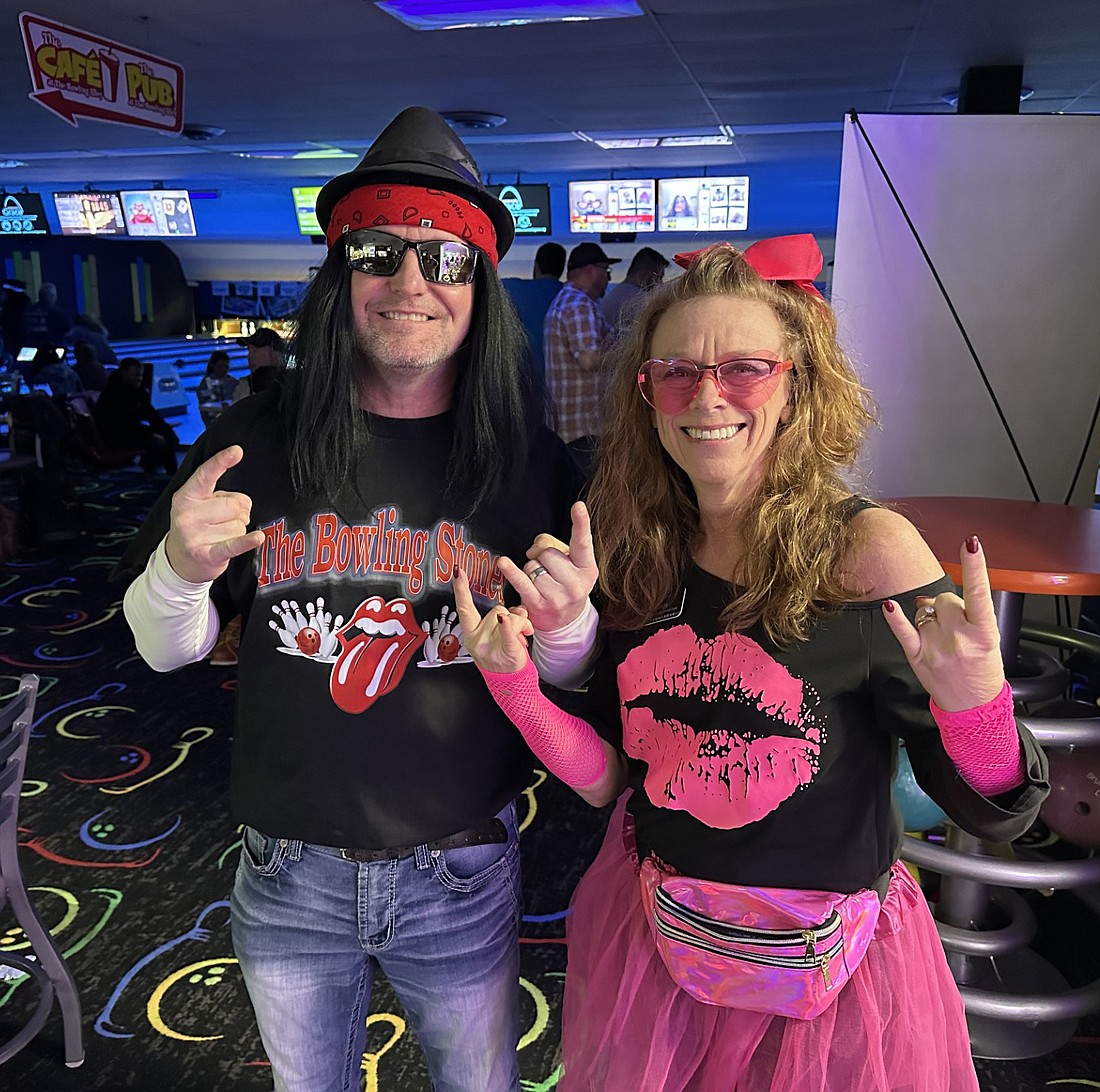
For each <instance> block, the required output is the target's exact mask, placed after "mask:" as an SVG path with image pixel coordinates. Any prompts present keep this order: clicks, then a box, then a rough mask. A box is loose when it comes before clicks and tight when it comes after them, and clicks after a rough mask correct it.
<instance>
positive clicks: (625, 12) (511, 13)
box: [374, 0, 645, 30]
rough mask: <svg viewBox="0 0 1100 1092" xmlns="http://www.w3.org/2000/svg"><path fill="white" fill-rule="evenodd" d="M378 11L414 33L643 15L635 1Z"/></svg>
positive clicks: (423, 1) (412, 0) (392, 2)
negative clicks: (399, 22) (396, 20)
mask: <svg viewBox="0 0 1100 1092" xmlns="http://www.w3.org/2000/svg"><path fill="white" fill-rule="evenodd" d="M374 6H375V7H377V8H381V9H382V11H384V12H386V14H387V15H392V16H393V17H394V18H395V19H398V20H400V21H401V22H402V23H404V24H405V26H407V27H412V29H413V30H464V29H469V28H470V27H515V26H524V25H525V24H527V23H575V22H586V21H587V20H590V19H623V18H630V17H631V16H635V15H644V14H645V13H644V12H643V11H642V9H641V7H640V6H639V5H638V4H637V3H636V2H635V0H526V2H522V0H521V2H520V3H516V2H515V0H469V2H467V3H461V4H456V3H454V0H376V2H375V5H374Z"/></svg>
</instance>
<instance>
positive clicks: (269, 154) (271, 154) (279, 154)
mask: <svg viewBox="0 0 1100 1092" xmlns="http://www.w3.org/2000/svg"><path fill="white" fill-rule="evenodd" d="M229 154H230V155H235V156H236V157H237V158H238V159H293V158H294V157H295V156H296V155H297V154H298V153H297V152H292V151H290V149H286V150H279V149H277V148H272V149H270V150H265V149H263V148H260V149H257V150H256V151H253V152H230V153H229Z"/></svg>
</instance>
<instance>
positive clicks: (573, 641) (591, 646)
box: [531, 599, 602, 690]
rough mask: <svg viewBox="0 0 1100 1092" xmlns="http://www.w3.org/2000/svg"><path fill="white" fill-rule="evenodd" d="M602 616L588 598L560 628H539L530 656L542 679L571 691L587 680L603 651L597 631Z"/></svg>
mask: <svg viewBox="0 0 1100 1092" xmlns="http://www.w3.org/2000/svg"><path fill="white" fill-rule="evenodd" d="M599 622H600V616H599V614H598V613H597V611H596V608H595V607H594V606H593V605H592V600H591V599H589V600H588V603H587V605H586V606H585V608H584V610H583V611H581V613H580V614H579V615H578V616H577V617H576V618H574V619H573V621H572V622H570V623H569V624H568V625H567V626H562V627H561V629H555V630H549V631H539V630H537V629H536V630H535V637H534V640H533V641H532V643H531V659H532V660H534V661H535V667H537V668H538V671H539V678H540V679H545V680H546V681H547V682H548V683H550V684H551V685H552V686H557V687H559V688H560V689H562V690H572V689H574V688H576V687H578V686H580V685H581V684H582V683H584V682H585V681H587V679H588V676H589V675H590V674H591V673H592V665H593V664H594V663H595V662H596V657H597V656H598V655H599V652H600V645H601V643H602V642H601V640H600V637H599V634H598V632H597V627H598V626H599Z"/></svg>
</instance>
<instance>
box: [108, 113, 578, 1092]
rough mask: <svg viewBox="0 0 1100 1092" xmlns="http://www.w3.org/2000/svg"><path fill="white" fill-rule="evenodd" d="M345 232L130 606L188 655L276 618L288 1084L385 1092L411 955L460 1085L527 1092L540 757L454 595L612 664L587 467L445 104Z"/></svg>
mask: <svg viewBox="0 0 1100 1092" xmlns="http://www.w3.org/2000/svg"><path fill="white" fill-rule="evenodd" d="M317 215H318V219H319V222H320V224H321V225H322V228H323V229H324V231H325V234H326V239H327V243H328V253H327V256H326V258H325V260H324V261H323V262H322V264H321V267H320V269H319V270H318V272H317V273H316V275H315V276H314V278H313V280H312V282H311V284H310V286H309V288H308V290H307V292H306V295H305V297H304V299H303V302H302V307H301V310H300V312H299V314H298V316H297V323H296V328H295V338H294V342H293V354H294V359H295V365H294V367H293V368H289V369H288V370H287V372H286V374H285V377H284V381H283V383H282V384H279V385H277V386H276V387H274V388H273V389H271V390H268V391H265V392H263V393H261V394H257V395H254V396H252V397H250V398H246V399H244V400H243V401H241V402H239V403H237V404H236V405H233V406H230V407H229V409H227V410H226V411H225V413H224V414H222V415H221V416H220V417H219V418H218V419H217V420H216V421H214V422H213V423H212V424H211V425H210V426H209V428H208V429H207V431H206V432H205V433H204V434H203V435H202V436H200V437H199V439H198V440H197V441H196V443H195V445H194V446H193V447H192V448H191V451H190V452H189V454H188V456H187V459H186V461H185V464H184V465H183V466H182V467H181V468H180V472H179V474H178V475H177V476H176V478H175V479H174V481H173V482H172V483H171V485H170V487H169V489H168V490H167V491H166V493H165V495H164V496H162V497H161V498H160V500H159V501H158V502H157V504H156V505H155V506H154V508H153V510H152V512H151V513H150V514H149V516H148V518H147V519H146V521H145V522H144V523H143V525H142V528H141V531H140V532H139V535H138V536H137V537H136V539H135V541H134V543H133V544H132V545H131V546H130V547H129V548H128V550H127V552H126V554H125V556H124V557H123V559H122V562H121V563H120V567H119V570H118V575H119V576H120V577H125V576H132V575H135V574H138V575H137V578H136V579H135V580H134V582H133V583H132V584H131V586H130V587H129V588H128V589H127V591H126V594H125V601H124V603H125V613H126V617H127V619H128V621H129V622H130V625H131V627H132V629H133V631H134V635H135V639H136V642H137V647H138V649H139V651H140V652H141V654H142V656H143V657H144V658H145V659H146V660H147V662H148V663H149V664H150V665H151V666H153V667H154V668H156V669H158V670H170V669H172V668H175V667H177V666H180V665H181V664H183V663H186V662H191V661H194V660H198V659H200V658H201V657H202V656H203V655H204V654H205V653H206V652H207V651H209V649H210V648H211V647H212V645H213V643H214V641H215V639H216V636H217V632H218V629H219V625H220V622H221V621H223V620H226V619H228V618H230V617H232V615H233V614H234V613H237V612H239V613H240V614H241V615H242V616H243V618H244V623H243V635H242V639H241V645H240V653H239V657H240V663H239V674H238V684H237V696H238V702H237V720H236V726H235V728H234V732H233V752H232V804H233V812H234V817H235V820H236V821H237V822H239V823H241V824H242V825H243V829H244V833H243V846H242V853H241V859H240V864H239V867H238V870H237V873H236V880H235V885H234V891H233V897H232V934H233V943H234V948H235V951H236V956H237V959H238V960H239V963H240V967H241V971H242V974H243V976H244V981H245V984H246V986H247V988H248V992H249V995H250V998H251V1000H252V1003H253V1007H254V1008H255V1011H256V1016H257V1021H258V1024H259V1029H260V1034H261V1037H262V1039H263V1042H264V1045H265V1047H266V1049H267V1052H268V1056H269V1058H270V1060H271V1063H272V1070H273V1077H274V1085H275V1088H276V1089H278V1090H280V1092H330V1090H331V1092H336V1090H353V1089H358V1088H359V1082H360V1079H361V1063H362V1059H363V1053H364V1046H365V1038H366V1027H365V1019H364V1016H365V1013H366V1011H367V1005H368V1004H369V995H370V991H371V985H372V982H373V979H374V975H375V973H376V971H377V970H379V969H381V970H382V971H383V972H384V973H385V975H386V977H387V979H388V981H389V982H390V984H391V985H392V986H393V988H394V990H395V992H396V993H397V995H398V997H399V998H400V1001H401V1003H402V1005H403V1006H404V1009H405V1011H406V1013H407V1015H408V1018H409V1022H410V1026H411V1027H412V1028H413V1029H414V1030H415V1033H416V1035H417V1038H418V1040H419V1042H420V1045H421V1047H422V1048H423V1050H424V1054H425V1057H426V1060H427V1066H428V1070H429V1073H430V1075H431V1080H432V1086H433V1088H435V1089H437V1090H438V1092H517V1090H518V1088H519V1076H518V1066H517V1055H516V1049H517V1041H518V1038H519V1030H520V1029H519V949H518V920H519V913H520V910H519V905H520V878H519V852H518V841H517V822H516V807H515V800H516V798H517V797H518V796H519V795H520V794H521V793H522V792H523V791H524V790H525V789H526V787H527V786H528V785H529V784H530V780H529V779H530V777H531V775H532V768H533V767H532V763H533V759H532V755H531V753H530V751H529V750H528V748H527V745H526V744H525V743H524V741H523V740H522V738H521V737H520V736H519V734H518V733H516V732H515V730H514V729H513V727H512V726H511V724H510V722H509V721H508V720H507V718H506V717H505V716H504V715H503V714H502V713H501V711H500V709H499V707H498V706H497V705H496V704H495V702H494V701H493V699H492V697H491V695H490V694H489V692H488V689H487V688H486V687H485V684H484V682H483V681H482V679H481V677H480V675H479V673H478V671H477V669H476V667H475V666H474V665H473V663H472V662H471V660H470V657H469V656H468V655H467V654H466V652H465V649H464V647H463V643H462V631H461V629H460V627H459V626H458V625H457V616H456V611H455V593H454V585H453V581H454V580H455V579H456V574H457V573H458V572H460V571H461V572H463V573H465V574H467V577H468V584H469V586H470V587H471V588H472V590H473V595H474V596H475V598H476V599H477V600H478V601H479V602H480V604H481V605H482V607H483V608H485V609H494V608H499V609H501V610H505V607H504V604H505V603H506V602H515V600H516V596H517V593H518V595H519V596H521V597H522V602H523V609H524V611H525V612H526V616H527V618H528V620H529V622H530V623H531V625H532V627H533V628H534V630H535V638H536V640H535V647H534V650H533V654H534V655H535V657H536V658H537V659H539V660H540V662H542V663H543V664H544V666H546V667H547V668H548V671H547V675H546V677H547V678H549V679H550V680H551V681H553V682H555V683H557V684H558V685H567V684H568V683H569V682H570V676H571V674H572V673H573V670H574V669H576V671H580V672H583V670H584V668H583V664H581V665H578V664H576V663H574V662H573V660H572V659H571V658H570V655H571V654H570V652H569V650H570V649H571V648H581V647H586V646H587V645H589V644H591V634H592V632H593V630H594V628H595V626H594V622H595V615H594V611H593V609H592V607H591V604H590V603H589V601H588V592H589V590H590V589H591V587H592V584H593V583H594V581H595V575H596V574H595V564H594V562H593V560H592V554H591V549H590V546H589V536H588V524H587V513H586V511H585V509H584V506H583V505H581V504H576V503H574V502H575V500H576V497H577V493H578V491H579V486H580V482H579V476H578V474H577V471H576V467H575V465H574V464H573V462H572V460H571V459H570V457H569V454H568V452H567V451H566V449H565V447H564V445H563V444H562V443H561V442H560V441H559V440H558V439H557V438H555V436H554V435H553V433H552V432H550V430H549V429H548V428H547V427H546V426H545V425H544V423H543V420H544V416H545V414H544V407H543V406H542V404H541V403H540V402H539V401H538V400H537V398H536V397H535V394H534V384H533V383H532V380H531V376H530V374H529V371H528V370H527V369H526V368H525V367H524V366H523V362H524V360H525V359H526V353H525V351H524V342H523V330H522V328H521V326H520V325H519V321H518V319H517V318H516V315H515V311H514V309H513V308H512V306H511V304H510V302H509V300H508V297H507V294H506V293H505V292H504V290H503V288H502V287H501V284H500V280H499V278H498V276H497V273H496V267H497V263H498V261H499V260H500V258H501V257H502V256H503V255H504V253H505V252H506V251H507V250H508V247H509V245H510V244H511V242H512V236H513V230H514V229H513V222H512V217H511V214H510V213H509V211H508V209H507V207H506V206H504V205H503V204H502V203H501V202H500V201H498V200H497V199H496V198H494V197H493V196H492V195H491V194H490V193H489V192H488V191H487V190H486V189H485V188H484V186H483V185H482V182H481V177H480V174H479V173H478V169H477V166H476V164H475V163H474V162H473V160H472V158H471V157H470V154H469V152H468V151H467V150H466V148H465V147H464V145H463V144H462V143H461V142H460V141H459V140H458V138H457V137H456V136H455V134H454V133H453V132H452V131H451V130H450V129H449V128H448V126H447V125H446V123H445V122H444V121H443V119H442V118H441V117H440V116H439V115H438V114H436V113H434V112H433V111H431V110H427V109H425V108H423V107H412V108H409V109H407V110H405V111H403V112H402V113H400V114H399V115H398V116H397V117H396V118H395V119H394V120H393V121H392V122H391V123H390V125H389V126H388V127H387V128H386V129H385V130H384V131H383V132H382V133H381V135H380V136H379V137H378V138H377V139H376V140H375V142H374V143H373V144H372V145H371V147H370V148H369V149H368V151H367V153H366V155H365V156H364V158H363V160H362V162H361V163H360V164H359V165H358V166H357V167H356V168H355V169H354V170H352V171H350V172H348V173H346V174H343V175H340V176H338V177H336V178H334V179H332V180H331V181H330V182H329V183H328V184H327V185H326V186H324V187H323V188H322V190H321V192H320V194H319V195H318V200H317ZM571 517H572V520H571ZM544 532H549V533H544ZM551 535H553V536H556V537H551ZM565 540H568V545H567V544H566V541H565ZM525 554H526V556H527V558H528V560H527V561H526V562H525V563H524V566H523V568H520V567H519V566H518V565H516V564H515V563H514V562H513V561H511V560H510V559H511V558H519V559H521V560H522V559H523V557H524V555H525ZM514 609H516V610H519V609H520V608H518V607H517V608H514ZM582 677H583V674H582Z"/></svg>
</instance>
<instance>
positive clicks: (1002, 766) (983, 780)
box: [928, 682, 1024, 796]
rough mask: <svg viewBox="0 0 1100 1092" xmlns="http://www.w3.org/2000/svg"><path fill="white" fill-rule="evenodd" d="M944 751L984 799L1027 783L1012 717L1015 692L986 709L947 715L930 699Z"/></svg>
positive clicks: (1005, 690) (1007, 690) (999, 697)
mask: <svg viewBox="0 0 1100 1092" xmlns="http://www.w3.org/2000/svg"><path fill="white" fill-rule="evenodd" d="M928 705H929V707H930V708H931V710H932V716H933V717H934V718H935V720H936V724H937V725H939V729H940V738H941V739H942V740H943V749H944V750H945V751H946V752H947V756H948V758H950V759H951V761H952V762H954V763H955V768H956V769H957V770H958V771H959V773H960V774H962V777H963V780H964V781H966V783H967V784H968V785H970V787H971V788H973V789H976V790H977V791H978V792H980V793H981V794H982V796H996V795H997V793H1001V792H1008V790H1009V789H1014V788H1016V787H1017V786H1018V785H1022V784H1023V782H1024V753H1023V750H1022V749H1021V747H1020V736H1019V733H1018V732H1017V731H1016V720H1015V718H1014V717H1013V715H1012V688H1011V687H1010V686H1009V685H1008V683H1007V682H1006V683H1005V684H1004V687H1003V689H1002V690H1001V692H1000V693H999V694H998V695H997V696H996V697H995V698H994V699H993V700H992V701H988V702H986V703H985V705H979V706H976V707H975V708H974V709H963V710H961V711H960V712H958V713H948V712H945V711H944V710H943V709H941V708H940V707H939V706H938V705H937V704H936V703H935V702H934V701H932V700H931V699H929V702H928Z"/></svg>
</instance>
